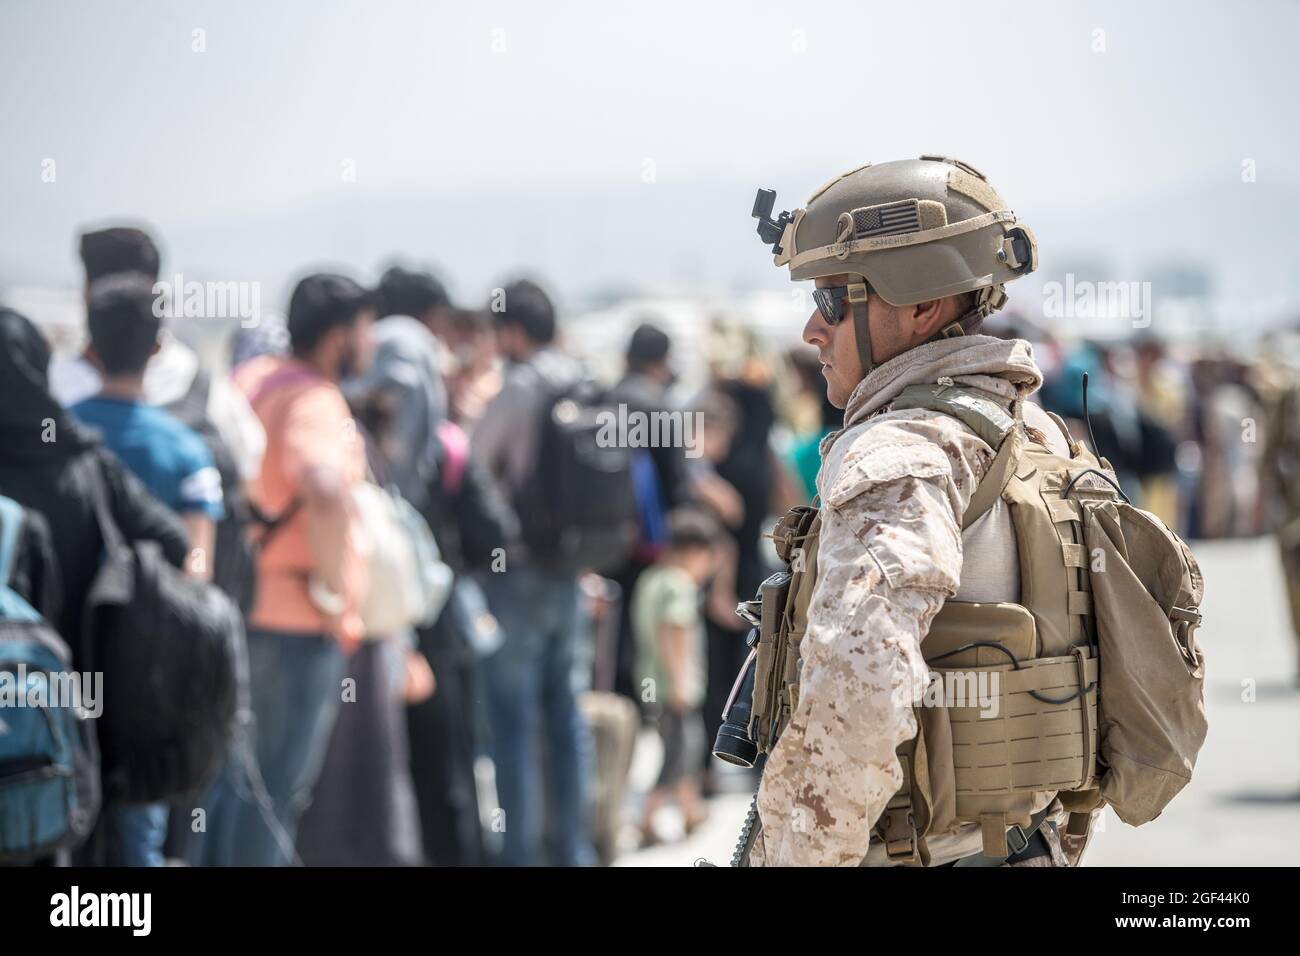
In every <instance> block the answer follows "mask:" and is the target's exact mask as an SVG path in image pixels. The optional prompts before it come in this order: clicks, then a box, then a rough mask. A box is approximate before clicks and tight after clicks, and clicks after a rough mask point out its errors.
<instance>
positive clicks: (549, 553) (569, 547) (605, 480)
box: [516, 379, 639, 571]
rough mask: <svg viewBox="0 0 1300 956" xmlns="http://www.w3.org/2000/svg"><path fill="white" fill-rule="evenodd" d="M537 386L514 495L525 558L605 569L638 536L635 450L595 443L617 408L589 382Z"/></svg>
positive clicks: (565, 566) (622, 558) (558, 565)
mask: <svg viewBox="0 0 1300 956" xmlns="http://www.w3.org/2000/svg"><path fill="white" fill-rule="evenodd" d="M542 387H543V388H544V389H545V390H546V394H545V397H544V398H543V400H542V407H541V414H540V421H539V423H538V432H537V433H538V443H537V455H536V460H535V462H534V465H533V471H532V475H531V477H530V479H529V480H528V481H527V482H526V484H525V486H524V488H523V489H522V490H521V492H520V493H519V495H518V496H517V498H516V508H517V510H518V512H519V523H520V528H521V530H522V532H523V538H524V542H525V544H526V545H527V546H528V553H529V556H530V558H531V559H532V560H533V561H535V562H536V563H538V564H540V565H542V566H544V567H552V568H562V569H566V570H576V569H578V568H590V569H591V570H594V571H610V570H612V569H614V568H616V567H618V566H619V565H621V564H622V563H623V562H624V561H626V560H627V557H628V555H629V554H630V553H631V551H632V549H633V548H634V547H635V545H636V541H637V535H638V527H639V523H638V513H637V499H636V490H635V487H634V484H633V478H632V454H633V452H634V451H635V449H632V448H628V447H626V446H624V445H623V444H621V443H619V442H613V443H610V442H602V441H598V436H599V434H600V432H601V431H602V428H603V427H606V426H605V424H604V423H605V422H606V421H607V419H606V416H607V415H616V414H617V410H616V407H615V406H614V405H612V404H611V403H610V402H608V400H607V398H606V396H605V395H603V394H602V393H601V392H600V390H599V389H598V388H597V387H596V386H595V385H594V384H593V383H591V382H588V381H580V382H577V383H575V384H571V385H563V386H556V385H553V384H551V383H548V382H546V380H545V379H543V384H542Z"/></svg>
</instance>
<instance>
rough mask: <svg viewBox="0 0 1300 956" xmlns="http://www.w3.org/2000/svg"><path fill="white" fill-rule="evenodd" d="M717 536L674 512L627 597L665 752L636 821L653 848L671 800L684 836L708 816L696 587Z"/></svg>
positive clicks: (702, 519)
mask: <svg viewBox="0 0 1300 956" xmlns="http://www.w3.org/2000/svg"><path fill="white" fill-rule="evenodd" d="M718 534H719V528H718V525H717V522H716V521H714V520H713V518H712V517H711V516H709V515H708V514H705V513H704V512H702V511H699V510H697V509H689V508H679V509H677V510H675V511H673V512H672V513H671V514H670V515H669V517H668V545H667V547H666V548H664V550H663V551H662V552H660V554H659V557H658V559H657V560H656V561H655V563H654V564H653V565H652V566H651V567H649V568H648V569H646V571H645V572H644V573H643V574H642V575H641V577H640V579H639V580H638V581H637V585H636V590H635V591H633V593H632V627H633V631H634V633H635V635H636V641H637V647H638V653H639V658H640V660H639V663H640V667H639V668H638V670H639V672H640V674H641V681H642V684H641V686H642V688H643V696H644V697H645V698H646V699H647V700H648V701H650V702H654V703H658V704H659V706H660V716H659V735H660V737H661V738H662V739H663V745H664V763H663V770H662V771H661V772H660V774H659V781H658V783H656V784H655V787H654V789H653V790H652V791H651V792H650V794H649V795H648V796H647V797H646V802H645V811H644V813H643V815H642V821H641V835H642V839H643V841H644V842H645V843H646V844H650V843H653V842H655V835H654V830H653V827H652V821H653V819H654V815H655V813H656V812H657V811H658V810H659V808H660V807H662V806H663V805H664V803H666V802H668V801H669V800H675V802H676V803H677V805H678V807H679V808H680V810H681V811H682V815H683V817H685V820H686V832H687V833H688V834H689V833H691V832H692V831H694V829H695V828H696V827H697V826H699V825H700V823H702V822H703V821H704V818H705V815H706V814H705V811H704V806H703V803H702V800H701V797H700V780H699V775H700V772H701V767H702V765H703V757H704V750H703V748H704V747H705V745H706V742H705V740H704V719H703V714H702V711H701V708H702V705H703V703H704V690H705V659H706V658H705V645H704V622H703V618H702V616H701V614H700V586H701V585H702V584H703V583H704V582H705V581H707V580H708V579H709V577H710V576H711V575H712V574H713V570H714V563H715V560H716V545H717V539H718ZM646 691H648V692H649V693H644V692H646Z"/></svg>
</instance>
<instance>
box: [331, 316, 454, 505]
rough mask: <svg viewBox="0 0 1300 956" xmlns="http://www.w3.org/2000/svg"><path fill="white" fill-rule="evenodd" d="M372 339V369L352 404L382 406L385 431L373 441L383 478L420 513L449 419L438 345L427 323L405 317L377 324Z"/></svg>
mask: <svg viewBox="0 0 1300 956" xmlns="http://www.w3.org/2000/svg"><path fill="white" fill-rule="evenodd" d="M372 335H373V338H374V344H375V350H374V358H373V361H372V362H371V365H370V368H369V370H368V371H367V372H366V373H365V374H363V375H362V376H360V377H359V378H356V379H353V380H352V381H351V382H350V383H348V385H347V386H346V389H347V392H348V395H349V397H350V398H351V399H352V400H353V401H354V402H360V403H364V404H369V403H373V402H374V401H375V400H376V399H379V400H381V401H382V402H383V403H384V405H385V408H386V410H387V412H388V413H389V416H388V422H387V427H386V429H385V431H384V434H382V435H375V436H374V438H375V443H374V444H375V447H376V449H377V451H378V453H379V457H380V459H381V464H382V466H383V471H384V474H383V475H380V476H379V477H380V478H381V480H383V481H384V482H385V483H390V484H395V485H396V486H397V488H398V490H399V491H400V492H401V493H402V496H403V497H404V498H406V500H407V501H409V502H411V503H412V504H413V505H415V506H416V507H417V508H418V507H421V506H423V505H424V504H425V502H426V501H427V499H428V495H429V489H430V488H431V487H432V485H433V483H434V482H436V481H437V480H438V457H439V454H440V444H439V441H438V426H439V424H440V423H441V422H442V421H443V420H444V419H446V417H447V390H446V386H445V385H444V384H443V378H442V371H441V369H440V367H439V358H438V352H439V346H438V340H437V339H435V338H434V337H433V333H431V332H430V331H429V330H428V329H427V328H426V327H425V326H424V325H423V323H421V322H418V321H417V320H415V319H413V318H411V317H409V316H405V315H393V316H389V317H387V318H385V319H382V320H381V321H379V322H377V323H376V324H375V326H374V329H373V332H372Z"/></svg>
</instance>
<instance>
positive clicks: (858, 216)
mask: <svg viewBox="0 0 1300 956" xmlns="http://www.w3.org/2000/svg"><path fill="white" fill-rule="evenodd" d="M920 229H921V215H920V212H919V211H918V209H917V205H916V200H915V199H904V200H902V201H901V202H887V203H882V204H881V205H879V206H866V207H865V208H862V209H855V210H853V236H854V238H856V239H865V238H867V237H868V236H892V235H894V234H895V233H899V232H919V231H920Z"/></svg>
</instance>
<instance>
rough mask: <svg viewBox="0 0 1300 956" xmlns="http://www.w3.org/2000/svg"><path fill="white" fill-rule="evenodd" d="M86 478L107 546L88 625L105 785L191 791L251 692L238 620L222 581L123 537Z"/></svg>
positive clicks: (144, 793)
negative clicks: (189, 571) (188, 570)
mask: <svg viewBox="0 0 1300 956" xmlns="http://www.w3.org/2000/svg"><path fill="white" fill-rule="evenodd" d="M95 464H96V465H98V464H99V463H98V461H96V462H95ZM91 477H92V481H91V483H90V487H91V498H92V505H93V507H94V510H95V518H96V521H97V523H98V525H99V530H100V534H101V536H102V537H103V539H104V550H105V556H104V561H103V563H102V564H101V565H100V568H99V571H98V572H97V573H96V575H95V579H94V581H93V582H92V584H91V587H90V591H89V592H88V594H87V596H86V612H85V615H84V623H83V626H84V630H85V637H84V645H85V647H86V657H87V664H86V669H87V670H91V671H94V670H98V671H102V672H103V675H104V684H103V687H104V693H103V696H104V702H103V714H102V716H101V717H100V718H99V720H98V722H97V724H98V731H99V744H100V755H101V760H102V764H103V771H104V773H103V776H104V796H105V799H106V800H107V799H112V800H114V801H117V802H120V803H128V804H129V803H152V802H155V801H159V800H166V799H171V798H175V797H185V796H191V795H194V794H197V793H198V792H199V791H201V790H203V789H204V788H205V787H206V786H207V785H208V784H209V783H211V781H212V779H213V778H214V777H215V776H216V774H217V771H218V770H220V768H221V765H222V762H223V761H224V759H225V756H226V745H227V743H228V741H229V739H230V736H231V732H232V729H233V726H234V720H235V716H236V712H237V710H238V709H239V707H240V706H241V705H243V703H244V702H245V701H246V700H247V696H246V693H247V681H248V665H247V660H246V654H245V648H244V625H243V619H242V617H241V616H240V613H239V609H238V608H237V607H235V604H234V602H233V601H231V599H230V598H229V597H228V596H226V594H224V593H223V592H222V591H221V590H220V589H218V588H216V587H214V586H212V585H210V584H205V583H203V582H201V581H197V580H195V579H193V578H190V577H186V576H185V574H184V573H182V572H181V571H180V570H179V569H177V568H175V567H173V566H172V565H171V564H169V563H168V562H167V559H166V557H165V556H164V555H163V552H162V549H161V547H160V546H159V545H158V543H157V542H154V541H135V542H127V541H126V540H125V539H124V538H123V536H122V533H121V531H120V530H119V529H118V527H117V524H116V523H115V522H114V520H113V516H112V512H111V511H110V510H109V506H108V499H107V492H106V489H105V486H104V481H103V478H102V476H101V475H100V473H99V468H98V467H96V468H95V471H94V473H93V475H92V476H91Z"/></svg>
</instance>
